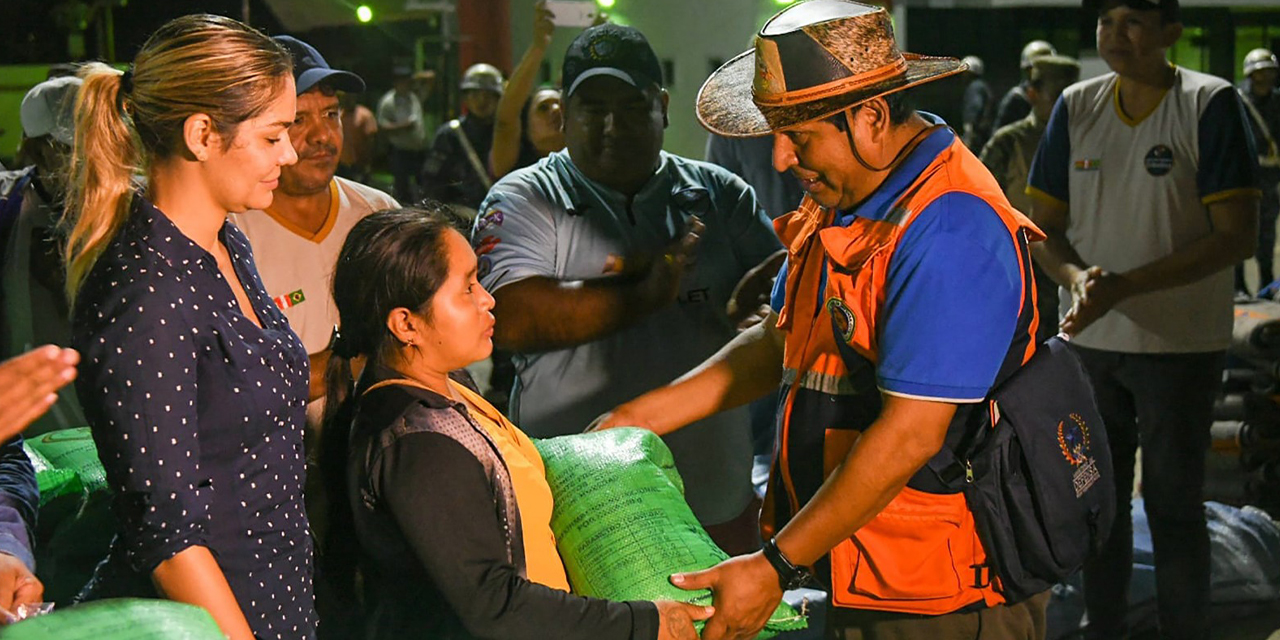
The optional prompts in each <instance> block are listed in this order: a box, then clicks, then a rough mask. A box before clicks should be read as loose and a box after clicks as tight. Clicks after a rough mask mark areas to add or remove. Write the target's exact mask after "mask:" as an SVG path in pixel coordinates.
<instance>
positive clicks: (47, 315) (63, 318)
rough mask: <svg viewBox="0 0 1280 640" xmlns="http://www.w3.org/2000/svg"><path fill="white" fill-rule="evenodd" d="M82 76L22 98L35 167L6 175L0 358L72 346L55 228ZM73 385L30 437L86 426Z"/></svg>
mask: <svg viewBox="0 0 1280 640" xmlns="http://www.w3.org/2000/svg"><path fill="white" fill-rule="evenodd" d="M80 85H81V80H80V78H77V77H75V76H74V75H72V76H61V77H55V78H54V79H51V80H46V81H44V82H41V83H40V84H38V85H36V86H35V87H34V88H32V89H31V90H30V91H28V92H27V94H26V96H25V97H24V98H23V99H22V105H21V108H20V113H19V115H20V117H21V121H22V132H23V135H22V146H21V151H20V154H19V155H20V156H21V157H23V158H25V159H27V161H29V162H31V166H29V167H26V168H24V169H22V170H20V171H16V172H10V173H9V174H8V175H7V176H0V183H4V182H9V183H10V184H8V185H5V186H0V194H3V195H4V197H3V198H0V263H2V264H3V267H2V269H0V296H2V297H3V307H2V308H3V318H2V320H3V321H2V322H0V333H2V334H3V335H2V336H0V337H2V339H3V342H2V343H0V358H11V357H14V356H17V355H18V354H21V353H24V352H26V351H29V350H30V349H32V348H33V347H35V346H37V345H42V344H56V345H60V346H64V347H65V346H68V345H70V344H71V325H70V322H69V320H68V317H69V313H70V312H69V307H68V305H67V299H66V294H65V293H64V291H65V283H64V277H63V269H62V266H61V256H60V253H59V251H58V248H57V247H58V243H59V240H58V237H57V232H56V228H57V226H58V223H59V221H60V220H61V219H62V215H63V198H64V197H65V195H66V193H67V190H68V186H69V185H68V184H67V176H66V174H67V166H68V163H69V159H70V156H71V145H72V141H73V137H74V132H75V113H74V108H75V99H76V94H77V92H78V91H79V89H80ZM85 424H86V423H85V418H84V413H83V411H82V410H81V409H80V403H79V402H78V400H77V397H76V393H75V390H74V388H68V389H66V390H64V391H63V392H62V393H61V394H60V395H59V396H58V401H57V402H56V403H54V405H53V406H52V407H50V409H49V411H48V412H47V413H45V414H44V416H42V417H41V418H40V419H39V420H36V421H35V422H34V423H33V424H32V425H31V426H30V427H29V431H28V433H29V434H31V435H36V434H43V433H45V432H48V431H54V430H58V429H69V428H71V427H80V426H84V425H85Z"/></svg>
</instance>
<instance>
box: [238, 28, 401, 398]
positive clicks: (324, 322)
mask: <svg viewBox="0 0 1280 640" xmlns="http://www.w3.org/2000/svg"><path fill="white" fill-rule="evenodd" d="M276 41H277V42H279V43H280V44H282V45H284V47H285V48H286V49H288V50H289V52H290V53H292V54H293V77H294V81H295V82H296V83H297V87H298V110H297V113H296V116H295V118H294V121H293V125H292V126H291V127H289V142H290V143H292V144H293V148H294V150H295V151H297V153H298V162H297V163H296V164H293V165H290V166H288V167H285V168H283V169H282V170H281V172H280V186H279V187H277V188H276V191H275V199H274V201H273V202H272V203H271V206H270V207H268V208H267V209H266V210H265V211H246V212H244V213H238V214H232V221H233V222H235V223H236V225H237V226H239V227H240V229H241V230H243V231H244V233H245V235H246V236H248V237H249V242H250V244H252V245H253V253H254V258H255V260H256V261H257V264H258V272H259V274H261V276H262V282H263V284H264V285H266V287H267V290H268V291H269V292H271V296H272V297H273V298H274V299H275V302H276V305H277V306H279V307H280V309H281V310H283V311H284V314H285V315H286V316H287V317H288V318H289V325H290V326H291V327H293V330H294V331H295V332H296V333H297V334H298V337H299V338H301V339H302V343H303V344H304V345H306V347H307V353H310V354H311V355H312V361H311V372H312V384H311V389H312V394H311V396H312V400H315V399H318V398H319V396H320V394H321V393H322V391H321V390H322V389H323V388H324V369H325V367H324V365H325V362H327V360H328V358H327V356H328V351H327V347H328V344H329V334H330V333H331V332H332V330H333V326H334V325H335V324H336V323H337V321H338V314H337V310H336V309H335V308H334V306H333V302H332V300H330V295H329V286H328V278H329V274H330V273H332V271H333V264H334V262H335V261H336V260H337V256H338V249H340V248H341V247H342V242H343V240H344V239H346V237H347V232H348V231H349V230H350V229H351V227H353V226H355V224H356V222H358V221H359V220H360V219H361V218H363V217H365V216H367V215H369V214H370V213H373V212H374V211H377V210H379V209H387V208H393V207H398V206H399V205H398V204H397V203H396V201H395V200H394V199H393V198H392V197H391V196H389V195H387V194H385V193H383V192H381V191H379V190H377V189H373V188H371V187H367V186H365V185H362V184H359V183H357V182H353V181H351V180H347V179H346V178H342V177H338V176H335V175H334V174H335V173H336V172H337V169H338V159H339V157H340V156H341V155H342V108H341V106H340V105H339V104H338V94H339V92H347V93H359V92H361V91H364V88H365V85H364V80H362V79H361V78H360V76H358V75H356V74H354V73H351V72H350V71H342V70H338V69H334V68H332V67H330V66H329V63H328V62H326V61H325V59H324V56H322V55H320V52H319V51H316V50H315V48H314V47H312V46H311V45H309V44H307V43H305V42H303V41H301V40H298V39H297V38H294V37H292V36H277V37H276ZM316 408H317V407H313V410H314V409H316ZM313 413H314V414H315V417H316V418H318V417H319V413H318V411H313Z"/></svg>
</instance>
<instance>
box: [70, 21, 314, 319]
mask: <svg viewBox="0 0 1280 640" xmlns="http://www.w3.org/2000/svg"><path fill="white" fill-rule="evenodd" d="M292 72H293V60H292V59H291V58H290V56H289V52H288V51H287V50H285V48H284V47H283V46H281V45H280V44H279V43H278V42H276V41H274V40H272V39H271V38H268V37H267V36H266V35H264V34H262V33H260V32H258V31H256V30H255V29H253V28H252V27H249V26H247V25H245V24H243V23H240V22H237V21H235V20H233V19H231V18H226V17H223V16H215V15H209V14H196V15H187V16H182V17H180V18H175V19H173V20H170V21H169V22H167V23H165V24H164V25H163V26H161V27H160V28H159V29H157V30H156V31H155V33H153V34H151V37H150V38H148V39H147V42H146V43H145V44H143V45H142V49H141V50H139V51H138V55H137V57H136V58H135V59H134V63H133V67H132V68H131V71H130V72H129V75H127V76H122V75H121V73H120V72H119V71H117V70H115V69H112V68H111V67H108V66H106V65H103V64H97V63H94V64H89V65H86V66H85V67H84V69H83V70H82V71H81V73H80V75H81V77H82V78H83V79H84V84H83V85H82V86H81V87H80V93H79V96H78V97H77V99H76V138H75V151H74V153H73V156H72V165H71V174H70V175H71V178H72V181H71V189H70V193H69V197H68V200H67V205H68V206H67V220H66V226H67V227H68V228H69V229H70V231H69V232H68V237H67V247H66V252H65V256H66V258H65V260H66V268H67V299H68V300H70V301H71V303H72V304H75V299H76V294H77V293H78V292H79V290H80V288H81V287H82V286H84V282H85V279H86V278H87V277H88V276H89V272H90V271H92V270H93V265H94V263H96V262H97V260H98V258H99V257H100V256H101V255H102V252H103V251H105V250H106V248H107V245H108V244H110V243H111V241H112V240H113V239H114V238H115V236H116V234H117V233H119V232H120V228H121V227H123V226H124V223H125V220H127V219H128V217H129V211H130V205H131V204H132V189H133V184H132V179H133V175H134V174H135V173H137V172H140V171H145V170H147V169H148V168H149V166H150V165H152V164H153V163H155V162H157V161H163V160H167V159H169V158H171V157H173V156H175V155H178V154H181V153H182V152H184V151H186V146H185V142H184V141H183V138H182V128H183V125H184V123H185V122H186V120H187V118H189V117H190V116H192V115H194V114H197V113H202V114H205V115H208V116H209V118H210V119H211V120H212V121H213V128H214V130H215V131H216V132H217V133H218V134H219V135H221V136H222V138H223V140H224V141H225V142H224V145H225V148H230V146H231V142H232V139H233V138H234V137H235V133H236V129H237V127H238V126H239V125H240V123H242V122H244V121H246V120H248V119H250V118H253V117H255V116H257V115H258V114H259V113H262V112H263V111H264V110H265V109H266V108H267V106H268V105H270V104H271V101H272V100H273V99H274V98H275V97H276V96H278V95H279V93H280V91H281V89H282V88H283V87H285V86H286V85H285V82H284V80H285V78H287V77H288V76H289V75H290V74H291V73H292Z"/></svg>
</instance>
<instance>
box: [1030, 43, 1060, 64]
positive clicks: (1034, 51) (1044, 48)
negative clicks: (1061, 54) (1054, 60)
mask: <svg viewBox="0 0 1280 640" xmlns="http://www.w3.org/2000/svg"><path fill="white" fill-rule="evenodd" d="M1056 55H1058V50H1057V49H1054V48H1053V45H1052V44H1049V43H1048V42H1045V41H1044V40H1032V41H1031V42H1028V43H1027V45H1026V46H1025V47H1023V48H1022V64H1021V67H1022V68H1023V69H1030V68H1031V61H1032V60H1035V59H1036V58H1039V57H1040V56H1056Z"/></svg>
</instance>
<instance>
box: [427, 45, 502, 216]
mask: <svg viewBox="0 0 1280 640" xmlns="http://www.w3.org/2000/svg"><path fill="white" fill-rule="evenodd" d="M502 82H503V80H502V72H501V71H498V69H497V67H494V66H493V65H491V64H484V63H479V64H473V65H471V66H470V67H469V68H467V71H466V73H463V74H462V84H461V86H460V88H461V89H462V106H463V108H464V109H465V111H466V113H464V114H463V115H462V117H461V118H457V119H455V120H450V121H449V122H446V123H444V124H443V125H441V126H440V128H439V129H437V130H436V136H435V139H433V140H432V141H431V150H430V151H429V152H427V161H426V163H425V164H424V165H423V167H422V188H423V190H424V193H425V195H426V197H428V198H431V199H432V200H437V201H440V202H443V203H445V204H449V205H455V206H456V207H462V208H465V209H466V211H465V212H464V213H466V214H467V215H466V217H467V218H468V219H470V218H474V217H475V210H476V209H478V208H479V207H480V202H481V201H482V200H484V196H485V194H486V193H488V192H489V187H491V186H492V185H493V180H492V179H491V178H490V176H489V169H488V166H489V165H488V162H489V148H490V147H492V146H493V116H494V114H495V113H496V112H497V110H498V99H499V98H501V97H502Z"/></svg>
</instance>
